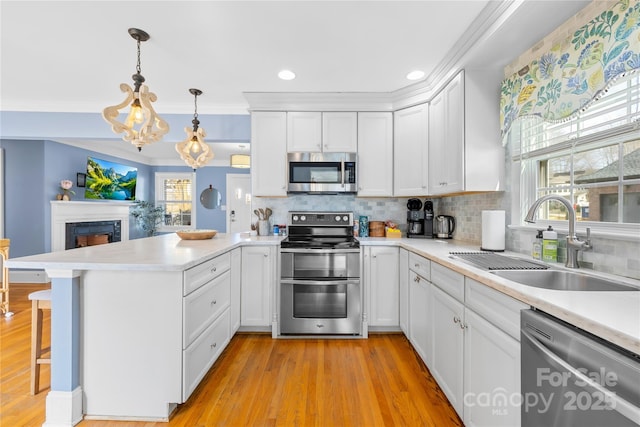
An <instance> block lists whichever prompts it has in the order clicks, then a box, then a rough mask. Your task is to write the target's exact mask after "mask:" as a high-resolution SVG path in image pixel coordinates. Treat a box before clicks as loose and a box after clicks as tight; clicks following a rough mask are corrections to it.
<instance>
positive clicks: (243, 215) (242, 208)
mask: <svg viewBox="0 0 640 427" xmlns="http://www.w3.org/2000/svg"><path fill="white" fill-rule="evenodd" d="M249 230H251V175H249V174H227V233H229V234H231V233H241V232H244V231H249Z"/></svg>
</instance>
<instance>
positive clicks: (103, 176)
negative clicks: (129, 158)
mask: <svg viewBox="0 0 640 427" xmlns="http://www.w3.org/2000/svg"><path fill="white" fill-rule="evenodd" d="M137 181H138V169H137V168H135V167H133V166H128V165H123V164H120V163H114V162H109V161H107V160H101V159H96V158H95V157H91V156H89V157H87V179H86V186H85V189H84V198H85V199H96V200H135V198H136V183H137Z"/></svg>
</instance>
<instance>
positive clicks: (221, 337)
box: [182, 310, 230, 402]
mask: <svg viewBox="0 0 640 427" xmlns="http://www.w3.org/2000/svg"><path fill="white" fill-rule="evenodd" d="M229 328H230V325H229V310H225V312H224V313H223V314H222V315H221V316H220V317H219V318H218V320H216V321H215V322H214V323H213V324H211V325H210V326H209V327H208V328H207V329H206V330H205V331H204V333H202V335H200V336H199V337H198V339H197V340H195V341H194V342H193V343H192V344H191V345H190V346H189V347H187V349H186V350H184V351H183V358H182V360H183V365H182V401H183V402H185V401H186V400H187V399H188V398H189V396H190V395H191V393H192V392H193V390H194V389H195V388H196V387H197V386H198V383H200V380H202V378H203V377H204V376H205V374H206V373H207V371H208V370H209V368H210V367H211V365H213V362H215V361H216V359H217V358H218V356H219V355H220V353H221V352H222V350H224V348H225V347H226V345H227V344H228V342H229V339H230V335H229Z"/></svg>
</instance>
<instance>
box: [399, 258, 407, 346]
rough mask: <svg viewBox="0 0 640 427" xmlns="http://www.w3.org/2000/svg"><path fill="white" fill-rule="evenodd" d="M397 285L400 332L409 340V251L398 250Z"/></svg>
mask: <svg viewBox="0 0 640 427" xmlns="http://www.w3.org/2000/svg"><path fill="white" fill-rule="evenodd" d="M398 259H399V263H398V279H399V280H398V284H399V288H400V289H399V294H400V330H402V332H403V333H404V335H405V336H406V337H407V338H409V251H407V250H406V249H404V248H400V254H399V258H398Z"/></svg>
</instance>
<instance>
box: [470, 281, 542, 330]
mask: <svg viewBox="0 0 640 427" xmlns="http://www.w3.org/2000/svg"><path fill="white" fill-rule="evenodd" d="M465 304H466V306H467V307H469V308H470V309H472V310H473V311H475V312H476V313H478V314H479V315H481V316H482V317H484V318H485V319H487V320H488V321H489V322H491V323H493V324H494V325H495V326H497V327H498V328H500V329H502V330H503V331H504V332H506V333H507V334H509V335H511V336H512V337H513V338H515V339H516V340H518V341H520V311H521V310H524V309H528V308H529V306H528V305H526V304H524V303H522V302H520V301H518V300H517V299H514V298H511V297H510V296H508V295H505V294H503V293H502V292H500V291H496V290H495V289H492V288H490V287H488V286H486V285H483V284H482V283H480V282H477V281H475V280H473V279H470V278H468V277H465Z"/></svg>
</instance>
